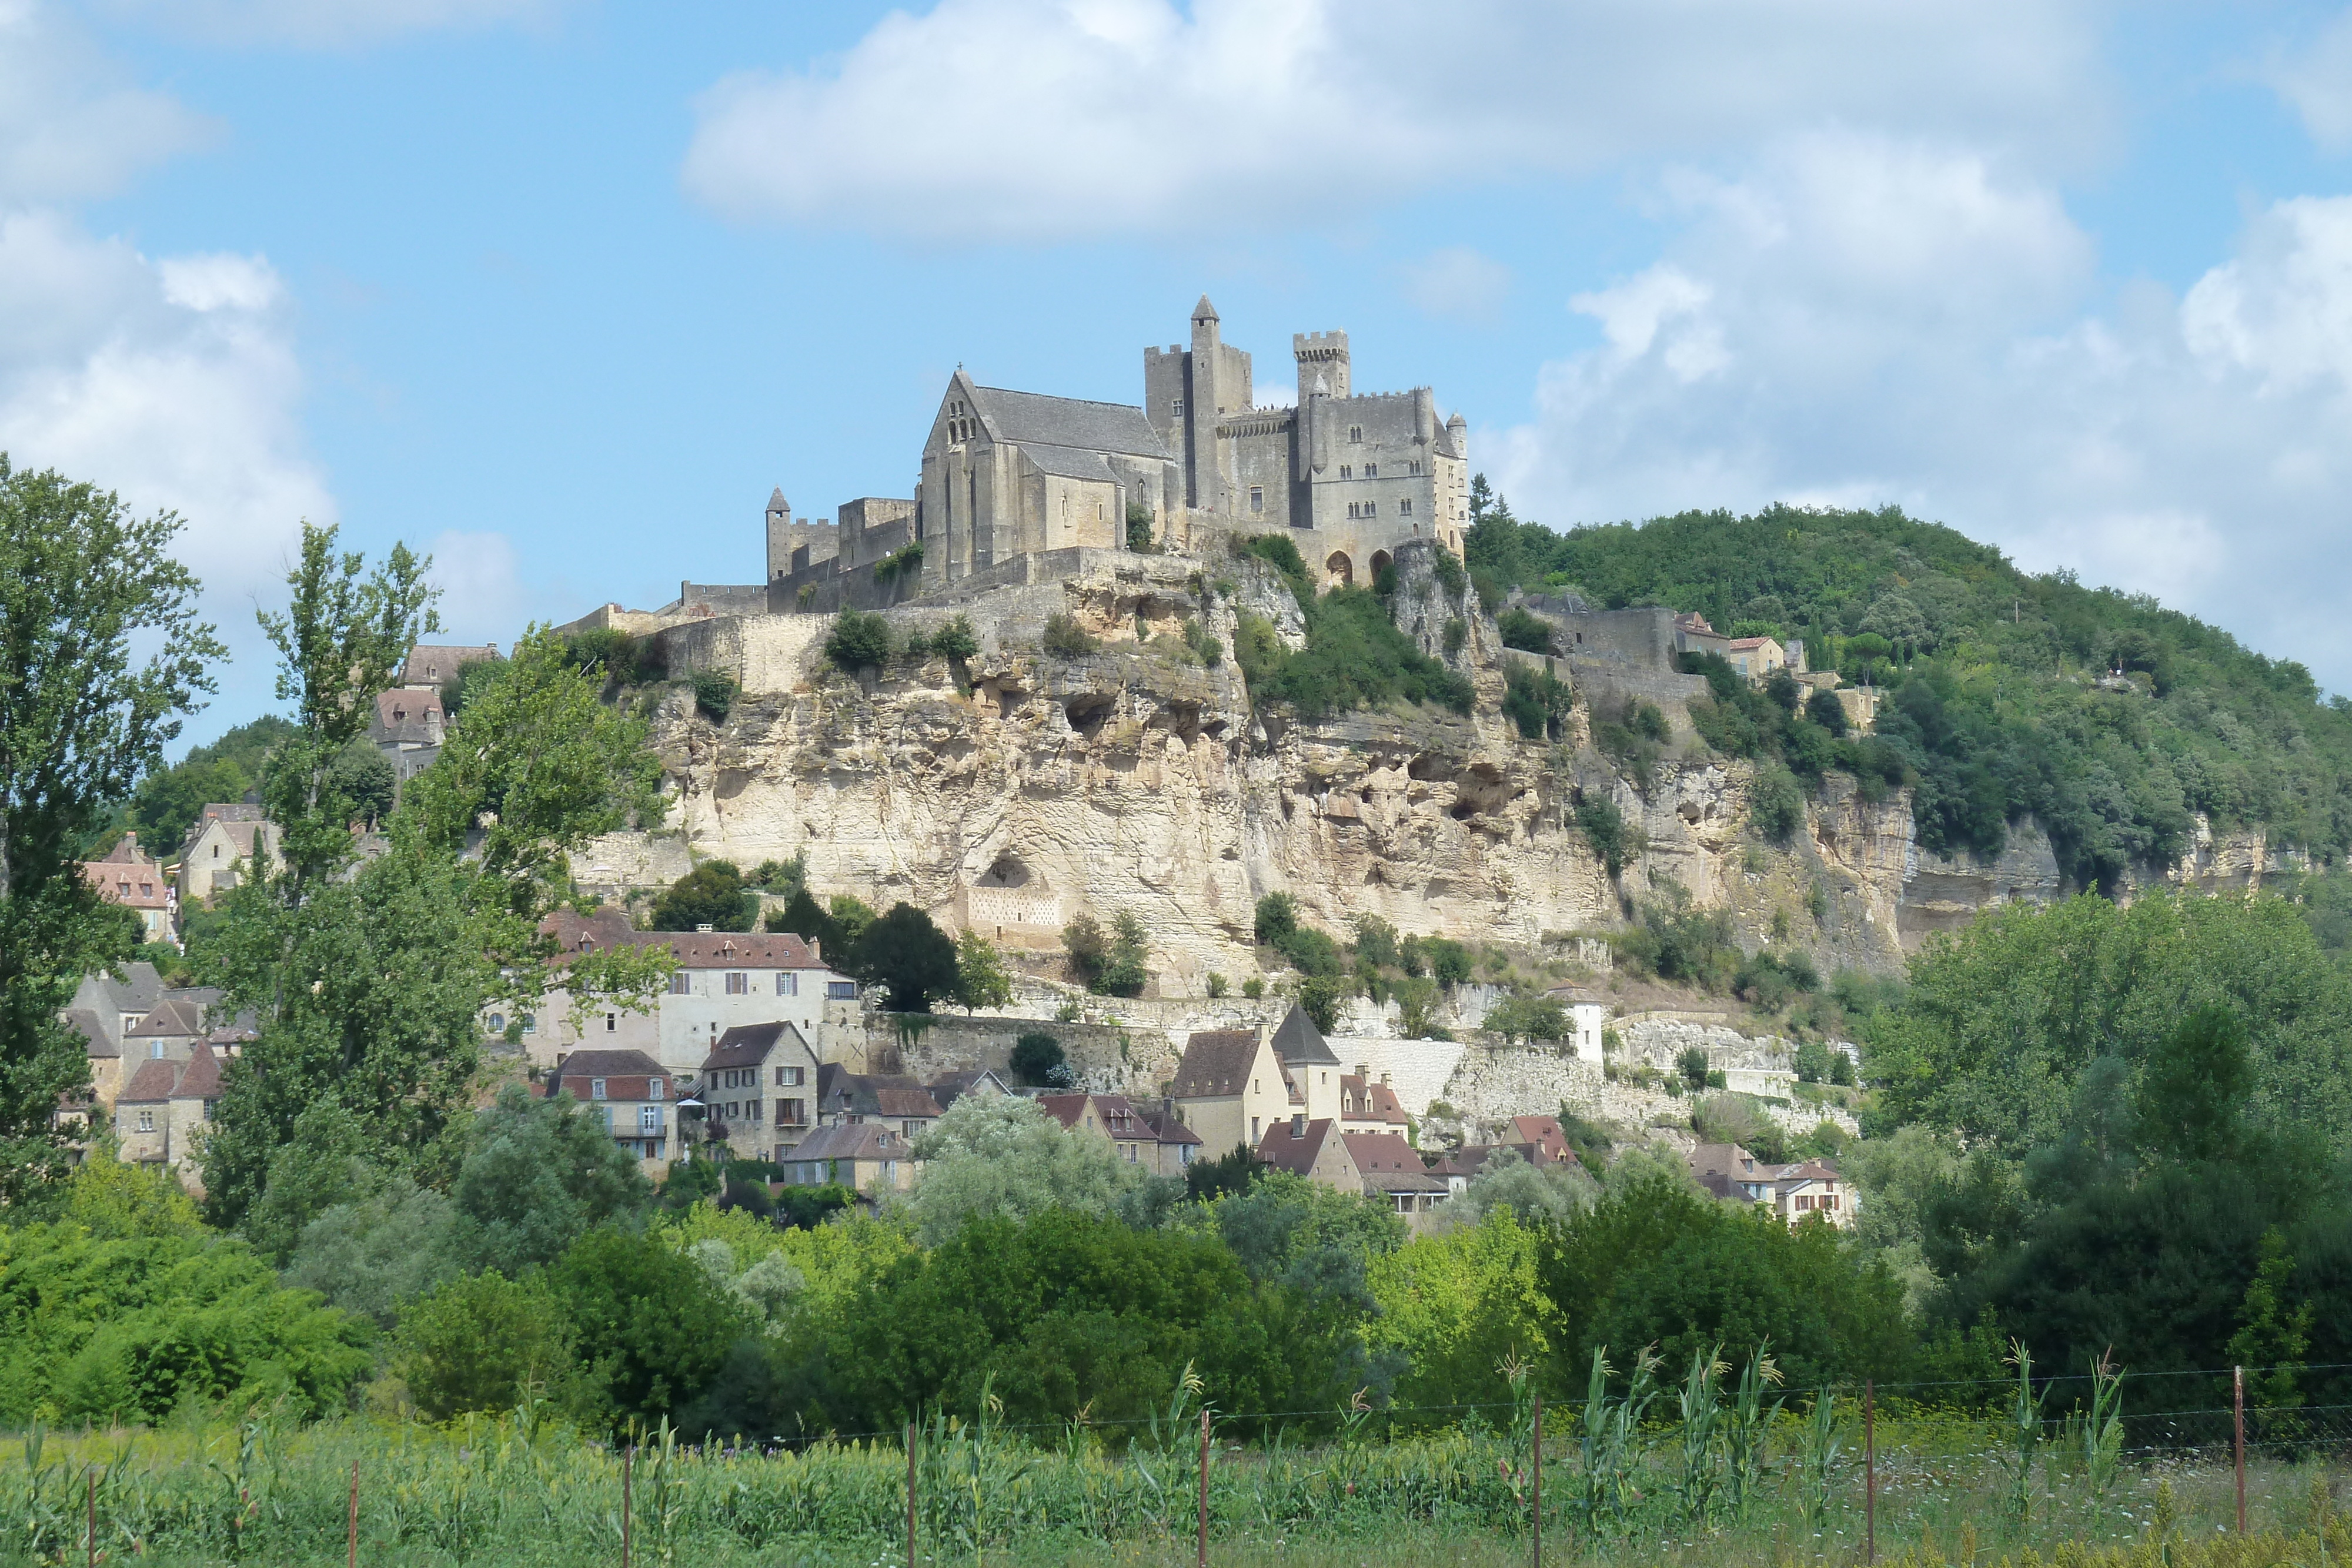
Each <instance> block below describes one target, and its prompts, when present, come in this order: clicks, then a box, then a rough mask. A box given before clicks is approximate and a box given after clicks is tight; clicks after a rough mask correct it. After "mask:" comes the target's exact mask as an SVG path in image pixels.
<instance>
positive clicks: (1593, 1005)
mask: <svg viewBox="0 0 2352 1568" xmlns="http://www.w3.org/2000/svg"><path fill="white" fill-rule="evenodd" d="M1544 995H1545V996H1547V997H1549V998H1551V999H1552V1000H1553V1001H1556V1002H1558V1003H1559V1005H1560V1009H1561V1010H1562V1011H1564V1012H1565V1013H1567V1014H1568V1021H1569V1030H1568V1043H1569V1044H1570V1046H1572V1047H1573V1048H1574V1050H1575V1051H1576V1059H1577V1060H1578V1061H1590V1062H1591V1063H1593V1064H1594V1065H1596V1066H1598V1065H1599V1064H1600V1063H1601V1062H1602V1061H1606V1060H1607V1059H1608V1051H1607V1049H1606V1047H1605V1045H1604V1042H1603V1041H1602V1040H1601V1030H1604V1029H1607V1028H1608V1027H1609V1004H1608V1003H1607V1002H1604V1001H1602V1000H1601V998H1599V997H1596V996H1594V995H1593V994H1592V993H1591V991H1588V990H1586V989H1585V988H1583V987H1581V986H1554V987H1552V988H1550V989H1549V990H1547V991H1546V992H1544Z"/></svg>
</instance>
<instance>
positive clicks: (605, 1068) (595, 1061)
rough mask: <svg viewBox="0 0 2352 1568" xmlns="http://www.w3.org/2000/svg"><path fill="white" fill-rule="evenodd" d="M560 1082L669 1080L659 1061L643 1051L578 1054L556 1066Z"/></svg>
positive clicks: (571, 1055) (563, 1059) (575, 1053)
mask: <svg viewBox="0 0 2352 1568" xmlns="http://www.w3.org/2000/svg"><path fill="white" fill-rule="evenodd" d="M555 1071H556V1076H557V1080H558V1082H561V1081H562V1080H563V1079H567V1078H667V1077H668V1076H669V1074H668V1073H667V1072H665V1071H662V1065H661V1063H660V1062H658V1061H655V1060H654V1059H653V1058H652V1057H650V1056H647V1055H646V1053H645V1052H644V1051H573V1052H572V1053H571V1054H570V1055H569V1056H566V1057H564V1058H562V1060H561V1061H558V1062H557V1063H556V1064H555Z"/></svg>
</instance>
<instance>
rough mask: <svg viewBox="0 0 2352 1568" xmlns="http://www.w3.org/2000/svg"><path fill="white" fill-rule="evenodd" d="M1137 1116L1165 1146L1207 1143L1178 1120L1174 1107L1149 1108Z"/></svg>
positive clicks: (1159, 1106) (1156, 1106) (1158, 1106)
mask: <svg viewBox="0 0 2352 1568" xmlns="http://www.w3.org/2000/svg"><path fill="white" fill-rule="evenodd" d="M1135 1115H1136V1119H1137V1120H1138V1121H1139V1122H1141V1123H1142V1124H1144V1125H1145V1126H1147V1127H1149V1128H1150V1129H1151V1131H1152V1132H1153V1133H1154V1134H1156V1135H1157V1136H1158V1137H1159V1139H1160V1142H1161V1143H1163V1144H1200V1143H1203V1142H1204V1141H1205V1140H1203V1139H1202V1136H1201V1134H1198V1133H1196V1132H1194V1131H1192V1128H1190V1127H1188V1126H1186V1125H1185V1124H1183V1123H1181V1122H1180V1121H1178V1120H1177V1119H1176V1109H1175V1107H1174V1106H1172V1105H1151V1106H1147V1107H1145V1108H1144V1109H1143V1110H1140V1111H1138V1112H1137V1113H1135Z"/></svg>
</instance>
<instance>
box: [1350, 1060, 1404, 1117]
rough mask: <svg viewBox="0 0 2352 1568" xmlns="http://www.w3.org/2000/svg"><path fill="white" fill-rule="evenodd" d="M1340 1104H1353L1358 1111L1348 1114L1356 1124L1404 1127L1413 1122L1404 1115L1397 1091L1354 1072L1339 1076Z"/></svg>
mask: <svg viewBox="0 0 2352 1568" xmlns="http://www.w3.org/2000/svg"><path fill="white" fill-rule="evenodd" d="M1339 1095H1340V1103H1342V1104H1347V1103H1353V1104H1354V1105H1355V1106H1356V1109H1355V1110H1353V1111H1351V1112H1349V1113H1347V1118H1346V1119H1347V1120H1349V1121H1354V1122H1393V1123H1395V1124H1397V1125H1399V1126H1403V1125H1405V1124H1406V1123H1407V1122H1409V1121H1410V1120H1411V1118H1409V1117H1408V1116H1406V1115H1405V1113H1404V1104H1403V1103H1402V1101H1400V1100H1398V1099H1397V1096H1396V1091H1395V1090H1394V1089H1391V1087H1389V1085H1387V1084H1385V1083H1374V1082H1370V1080H1369V1079H1366V1078H1363V1077H1361V1076H1360V1075H1359V1074H1356V1073H1353V1072H1343V1073H1341V1074H1340V1075H1339Z"/></svg>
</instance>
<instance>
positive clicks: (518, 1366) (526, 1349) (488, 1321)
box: [393, 1273, 572, 1421]
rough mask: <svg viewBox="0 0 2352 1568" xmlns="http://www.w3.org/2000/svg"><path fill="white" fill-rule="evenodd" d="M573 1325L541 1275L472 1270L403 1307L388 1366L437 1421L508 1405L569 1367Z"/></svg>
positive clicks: (544, 1388) (541, 1393)
mask: <svg viewBox="0 0 2352 1568" xmlns="http://www.w3.org/2000/svg"><path fill="white" fill-rule="evenodd" d="M570 1342H571V1325H570V1323H569V1322H567V1321H566V1320H565V1317H564V1313H563V1310H562V1305H561V1303H559V1302H558V1301H556V1300H555V1298H554V1296H553V1295H552V1294H551V1293H550V1291H548V1289H547V1285H546V1283H545V1281H544V1280H543V1279H542V1278H541V1277H540V1276H538V1275H533V1276H531V1277H530V1278H528V1279H525V1280H521V1281H512V1280H509V1279H508V1278H506V1277H505V1276H504V1275H502V1274H498V1273H482V1274H469V1275H467V1276H465V1277H463V1278H460V1279H456V1280H451V1281H447V1282H446V1283H445V1284H443V1285H441V1286H440V1287H439V1288H438V1289H436V1290H435V1291H433V1292H432V1293H431V1294H429V1295H427V1296H425V1298H424V1299H423V1300H421V1301H418V1302H417V1303H416V1304H415V1306H413V1307H411V1308H410V1309H409V1310H408V1312H406V1313H405V1314H404V1315H403V1317H402V1320H401V1324H400V1334H399V1338H398V1341H397V1346H398V1348H397V1349H396V1350H395V1352H394V1357H393V1370H394V1373H396V1374H397V1375H399V1377H400V1379H401V1381H402V1382H404V1383H405V1384H406V1385H408V1393H409V1396H410V1397H411V1398H413V1399H415V1401H416V1407H417V1408H418V1409H419V1410H421V1411H423V1412H424V1413H425V1416H428V1417H430V1418H431V1419H433V1420H436V1421H447V1420H450V1419H452V1418H454V1417H456V1416H463V1415H465V1414H467V1412H469V1411H488V1412H499V1411H508V1410H512V1409H514V1408H515V1407H516V1406H520V1405H521V1404H523V1403H524V1402H525V1401H526V1400H527V1399H530V1398H531V1397H534V1396H537V1397H545V1396H547V1394H548V1392H549V1390H550V1389H551V1386H552V1385H555V1384H557V1383H559V1382H561V1381H562V1380H564V1379H565V1378H566V1377H567V1376H569V1375H570V1374H571V1373H572V1345H571V1343H570Z"/></svg>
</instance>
